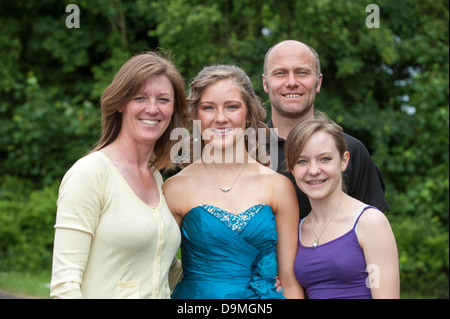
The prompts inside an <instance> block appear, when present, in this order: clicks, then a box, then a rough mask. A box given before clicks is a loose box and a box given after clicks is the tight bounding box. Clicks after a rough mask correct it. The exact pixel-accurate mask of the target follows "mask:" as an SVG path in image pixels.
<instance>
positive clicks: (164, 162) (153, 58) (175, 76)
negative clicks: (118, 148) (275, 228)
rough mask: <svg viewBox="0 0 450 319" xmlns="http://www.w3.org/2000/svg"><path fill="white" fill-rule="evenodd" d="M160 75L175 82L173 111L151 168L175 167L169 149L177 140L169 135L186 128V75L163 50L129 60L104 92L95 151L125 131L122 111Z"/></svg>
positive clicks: (155, 152)
mask: <svg viewBox="0 0 450 319" xmlns="http://www.w3.org/2000/svg"><path fill="white" fill-rule="evenodd" d="M161 74H164V75H166V76H167V77H168V78H169V80H170V82H171V83H172V86H173V89H174V95H175V96H174V112H173V115H172V119H171V121H170V124H169V126H168V127H167V129H166V131H165V132H164V133H163V135H162V136H161V137H160V138H159V139H158V141H157V142H156V144H155V147H154V149H153V159H152V165H153V166H154V167H155V168H156V169H169V168H170V167H171V166H172V162H171V159H170V149H171V147H172V146H173V145H174V144H175V143H176V141H172V140H170V132H171V131H172V130H173V129H174V128H177V127H186V124H187V123H186V94H185V91H184V79H183V76H182V75H181V74H180V72H179V71H178V70H177V68H176V67H175V66H174V64H173V63H172V62H171V61H170V59H169V57H168V56H167V54H166V53H164V52H163V51H161V50H159V51H158V52H155V51H146V52H142V53H140V54H138V55H136V56H134V57H132V58H130V59H129V60H128V61H127V62H126V63H125V64H124V65H123V66H122V67H121V68H120V70H119V71H118V72H117V74H116V76H115V77H114V80H113V81H112V83H111V84H110V85H109V86H108V87H107V88H106V90H105V91H104V92H103V94H102V96H101V100H100V104H101V111H102V135H101V138H100V140H99V141H98V142H97V144H96V145H95V146H94V148H93V150H92V152H93V151H98V150H100V149H102V148H104V147H106V146H107V145H109V144H111V143H112V142H113V141H114V140H115V139H116V138H117V136H118V135H119V132H120V130H121V128H122V113H120V112H119V111H118V110H119V108H122V107H124V106H125V105H126V104H127V103H128V102H129V101H130V100H131V99H132V98H133V97H134V95H136V94H137V93H138V92H139V90H140V89H141V88H142V86H143V85H144V84H145V82H146V81H147V80H148V79H149V78H150V77H151V76H154V75H161Z"/></svg>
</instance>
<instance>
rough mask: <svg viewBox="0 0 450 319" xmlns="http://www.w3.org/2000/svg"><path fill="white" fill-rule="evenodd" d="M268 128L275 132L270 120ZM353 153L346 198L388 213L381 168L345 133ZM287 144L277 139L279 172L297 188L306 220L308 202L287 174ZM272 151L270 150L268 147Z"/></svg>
mask: <svg viewBox="0 0 450 319" xmlns="http://www.w3.org/2000/svg"><path fill="white" fill-rule="evenodd" d="M267 125H268V126H269V127H270V128H273V125H272V121H271V120H270V121H269V122H268V123H267ZM344 138H345V140H346V142H347V146H348V151H349V153H350V161H349V163H348V166H347V169H346V170H345V171H344V179H345V182H346V185H347V194H348V195H350V196H352V197H354V198H356V199H358V200H360V201H362V202H364V203H366V204H369V205H372V206H375V207H377V208H378V209H379V210H380V211H382V212H386V211H388V210H389V205H388V203H387V202H386V199H385V197H384V195H385V193H386V185H385V184H384V180H383V175H382V174H381V170H380V169H379V168H378V166H377V165H376V164H375V163H374V162H373V160H372V158H371V157H370V154H369V151H367V149H366V147H365V146H364V144H363V143H362V142H361V141H360V140H358V139H356V138H355V137H353V136H350V135H348V134H346V133H344ZM284 144H285V140H284V139H282V138H281V137H278V165H277V172H278V173H280V174H283V175H285V176H286V177H288V178H289V179H290V180H291V182H292V183H293V184H294V186H295V191H296V192H297V199H298V206H299V208H300V218H304V217H306V215H308V214H309V213H310V212H311V205H310V204H309V199H308V197H307V196H306V195H305V193H303V192H302V191H301V190H300V188H299V187H298V186H297V183H296V182H295V178H294V176H293V175H292V173H291V172H289V171H287V170H286V161H285V156H284ZM267 151H270V147H267Z"/></svg>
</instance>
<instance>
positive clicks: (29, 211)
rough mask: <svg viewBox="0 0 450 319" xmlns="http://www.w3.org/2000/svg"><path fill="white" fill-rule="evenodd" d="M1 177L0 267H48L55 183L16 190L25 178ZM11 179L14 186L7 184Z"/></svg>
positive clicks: (34, 268)
mask: <svg viewBox="0 0 450 319" xmlns="http://www.w3.org/2000/svg"><path fill="white" fill-rule="evenodd" d="M1 179H2V180H3V181H2V182H3V183H1V184H0V185H1V189H2V193H1V196H0V270H1V271H23V272H30V271H31V272H32V271H42V270H44V269H50V268H51V259H52V252H53V237H54V231H53V225H54V224H55V216H56V199H57V192H58V185H59V183H54V184H53V185H51V186H46V187H44V188H43V189H40V190H33V191H25V192H20V191H19V190H21V189H22V186H23V185H24V184H27V182H24V181H23V180H20V179H15V178H11V177H6V178H5V177H1ZM13 180H15V181H16V182H17V185H16V186H17V187H15V186H14V185H12V184H11V182H12V181H13ZM8 191H13V192H14V194H12V193H10V192H8ZM16 191H17V192H16Z"/></svg>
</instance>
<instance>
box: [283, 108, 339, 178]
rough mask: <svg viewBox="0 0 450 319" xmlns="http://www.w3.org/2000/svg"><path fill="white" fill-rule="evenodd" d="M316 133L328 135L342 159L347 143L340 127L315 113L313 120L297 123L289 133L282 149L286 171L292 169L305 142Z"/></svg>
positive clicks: (319, 113) (322, 115)
mask: <svg viewBox="0 0 450 319" xmlns="http://www.w3.org/2000/svg"><path fill="white" fill-rule="evenodd" d="M316 132H324V133H328V134H330V136H331V137H332V138H333V140H334V143H335V145H336V148H337V149H338V151H339V155H340V158H341V159H342V158H343V157H344V153H345V152H346V151H347V142H346V141H345V139H344V135H343V134H342V133H343V130H342V127H340V126H339V125H337V124H336V123H335V122H333V121H332V120H331V119H330V118H329V117H327V116H326V115H325V114H324V113H321V112H317V113H316V115H315V117H314V118H312V119H309V120H305V121H302V122H300V123H298V124H297V125H296V126H295V127H294V128H293V129H292V130H291V132H290V133H289V135H288V138H287V140H286V144H285V148H284V154H285V156H286V168H287V170H289V171H292V170H293V169H294V166H295V164H296V163H297V160H298V158H299V156H300V154H301V153H302V151H303V148H304V147H305V144H306V142H307V141H308V140H309V139H310V138H311V136H312V135H313V134H314V133H316Z"/></svg>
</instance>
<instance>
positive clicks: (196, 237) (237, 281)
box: [172, 205, 284, 299]
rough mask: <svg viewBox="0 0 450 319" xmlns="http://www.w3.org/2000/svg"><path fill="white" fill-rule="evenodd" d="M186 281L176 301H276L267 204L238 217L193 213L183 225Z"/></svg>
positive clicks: (210, 209)
mask: <svg viewBox="0 0 450 319" xmlns="http://www.w3.org/2000/svg"><path fill="white" fill-rule="evenodd" d="M181 235H182V240H181V260H182V263H183V279H182V281H181V282H180V283H178V285H177V287H176V288H175V290H174V292H173V294H172V298H174V299H196V298H198V299H259V298H261V299H268V298H270V299H275V298H284V297H283V295H282V294H281V293H277V292H276V289H275V286H274V283H275V276H276V275H277V256H276V248H275V244H276V242H277V240H278V236H277V232H276V224H275V216H274V214H273V211H272V208H271V207H270V206H268V205H255V206H252V207H250V208H249V209H247V210H246V211H244V212H242V213H240V214H238V215H234V214H231V213H229V212H227V211H225V210H223V209H221V208H219V207H215V206H209V205H202V206H197V207H194V208H193V209H191V210H190V211H189V212H188V213H187V214H186V216H185V217H184V219H183V222H182V225H181Z"/></svg>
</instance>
